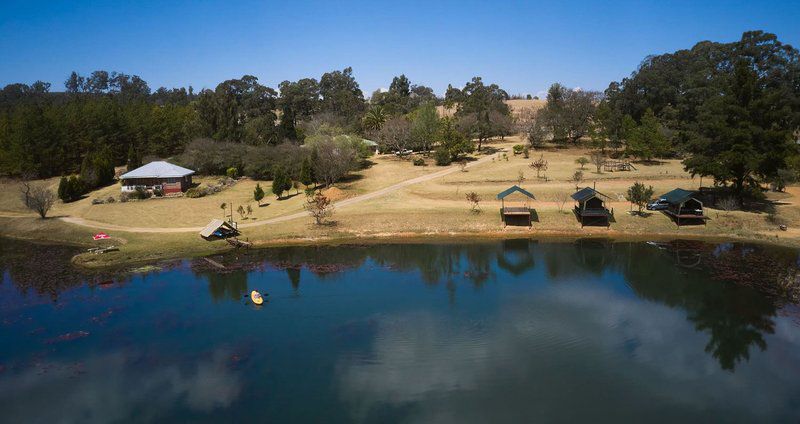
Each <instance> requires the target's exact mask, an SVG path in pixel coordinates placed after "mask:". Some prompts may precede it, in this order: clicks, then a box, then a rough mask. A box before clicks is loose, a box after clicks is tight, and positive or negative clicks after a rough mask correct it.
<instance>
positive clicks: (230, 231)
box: [200, 219, 239, 241]
mask: <svg viewBox="0 0 800 424" xmlns="http://www.w3.org/2000/svg"><path fill="white" fill-rule="evenodd" d="M236 227H237V226H236V224H235V223H232V222H229V221H223V220H221V219H212V220H211V222H209V223H208V225H206V227H205V228H203V229H202V230H201V231H200V237H202V238H204V239H206V240H208V241H211V240H220V239H226V238H228V237H236V236H238V235H239V230H238V229H237V228H236Z"/></svg>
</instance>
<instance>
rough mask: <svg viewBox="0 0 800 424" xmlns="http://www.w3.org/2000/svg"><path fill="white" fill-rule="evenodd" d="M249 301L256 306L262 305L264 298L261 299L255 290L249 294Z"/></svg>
mask: <svg viewBox="0 0 800 424" xmlns="http://www.w3.org/2000/svg"><path fill="white" fill-rule="evenodd" d="M250 300H252V301H253V303H255V304H256V305H260V304H262V303H264V298H263V297H261V293H259V292H257V291H255V290H253V291H251V292H250Z"/></svg>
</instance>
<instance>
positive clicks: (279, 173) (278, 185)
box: [272, 166, 292, 199]
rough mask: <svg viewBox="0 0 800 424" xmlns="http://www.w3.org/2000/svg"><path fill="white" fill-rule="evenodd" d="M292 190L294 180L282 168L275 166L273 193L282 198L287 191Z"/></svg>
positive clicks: (273, 171) (273, 170)
mask: <svg viewBox="0 0 800 424" xmlns="http://www.w3.org/2000/svg"><path fill="white" fill-rule="evenodd" d="M291 188H292V179H291V177H290V176H289V174H288V173H287V172H286V169H285V168H284V167H282V166H275V167H274V168H273V169H272V193H273V194H275V196H277V197H278V199H280V198H281V196H282V195H283V193H284V192H285V191H288V190H290V189H291Z"/></svg>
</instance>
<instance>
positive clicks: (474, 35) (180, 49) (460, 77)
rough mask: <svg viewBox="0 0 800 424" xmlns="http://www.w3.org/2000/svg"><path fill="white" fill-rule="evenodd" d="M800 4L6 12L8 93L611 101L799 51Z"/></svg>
mask: <svg viewBox="0 0 800 424" xmlns="http://www.w3.org/2000/svg"><path fill="white" fill-rule="evenodd" d="M799 21H800V1H798V0H794V1H790V0H775V1H768V2H767V1H716V0H715V1H673V2H669V1H644V0H642V1H617V2H611V1H602V2H601V1H596V2H594V1H548V2H535V1H528V2H501V1H495V2H491V1H486V2H474V1H467V0H463V1H452V2H448V1H421V2H416V1H393V2H386V3H383V2H380V1H355V2H344V1H342V2H338V1H320V2H301V1H285V0H284V1H276V2H268V1H259V2H251V1H237V2H233V1H231V2H224V1H195V2H189V1H180V0H167V1H147V0H143V1H120V0H116V1H79V0H72V1H60V0H50V1H33V0H30V1H16V0H0V86H4V85H6V84H9V83H16V82H23V83H28V84H29V83H32V82H34V81H36V80H43V81H47V82H51V83H52V84H53V86H52V91H62V90H63V82H64V80H65V79H66V78H67V76H68V75H69V74H70V72H72V71H77V72H78V73H80V74H84V75H85V74H89V73H91V72H92V71H94V70H98V69H102V70H107V71H118V72H123V73H126V74H131V75H139V76H140V77H142V78H143V79H145V80H146V81H147V82H148V83H149V85H150V87H151V88H153V89H155V88H157V87H160V86H165V87H169V88H171V87H186V86H189V85H191V86H193V87H194V88H195V90H199V89H202V88H214V87H215V86H216V85H217V84H218V83H220V82H222V81H224V80H226V79H231V78H240V77H241V76H242V75H247V74H249V75H255V76H256V77H258V79H259V81H260V82H261V83H262V84H265V85H268V86H271V87H276V86H277V85H278V84H279V83H280V82H281V81H284V80H292V81H294V80H297V79H300V78H306V77H314V78H317V79H319V77H320V76H321V75H322V74H323V73H325V72H328V71H331V70H335V69H343V68H345V67H347V66H351V67H352V68H353V74H354V76H355V77H356V80H357V81H358V82H359V84H360V86H361V89H362V90H363V91H364V94H365V96H368V95H369V94H370V93H371V92H372V91H374V90H376V89H378V88H386V87H388V86H389V84H390V82H391V79H392V77H393V76H395V75H399V74H401V73H402V74H405V75H406V76H408V77H409V79H410V80H411V82H412V83H414V84H423V85H427V86H430V87H432V88H433V89H434V91H436V92H437V93H438V94H443V93H444V90H445V89H446V88H447V85H448V84H453V86H456V87H461V86H463V85H464V83H466V82H467V81H469V80H470V79H471V78H472V77H473V76H481V77H483V79H484V81H485V82H487V83H497V84H498V85H500V86H501V87H502V88H504V89H505V90H506V91H507V92H509V94H528V93H530V94H533V95H536V94H538V93H542V92H543V91H544V90H546V89H547V87H548V86H549V85H550V84H552V83H554V82H560V83H562V84H564V85H566V86H568V87H580V88H582V89H590V90H604V89H605V88H607V87H608V84H609V83H610V82H611V81H619V80H621V79H622V78H624V77H626V76H628V75H630V73H631V72H632V71H634V70H635V69H636V67H637V66H638V64H639V63H640V62H641V61H642V59H643V58H645V57H646V56H647V55H651V54H662V53H668V52H674V51H676V50H680V49H685V48H690V47H692V46H693V45H694V44H695V43H696V42H698V41H702V40H711V41H719V42H730V41H735V40H737V39H739V38H740V37H741V34H742V33H743V32H744V31H748V30H754V29H761V30H764V31H767V32H771V33H774V34H776V35H777V36H778V39H779V40H781V41H782V42H784V43H788V44H791V45H794V46H798V45H800V25H798V22H799Z"/></svg>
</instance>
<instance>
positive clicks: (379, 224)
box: [0, 137, 800, 266]
mask: <svg viewBox="0 0 800 424" xmlns="http://www.w3.org/2000/svg"><path fill="white" fill-rule="evenodd" d="M520 142H521V141H520V140H519V139H518V138H516V137H511V138H507V139H506V140H504V141H496V142H494V143H491V144H490V147H491V148H493V149H495V150H496V152H495V153H491V154H489V155H488V156H487V155H482V156H481V157H482V158H484V159H483V161H482V162H480V163H477V164H475V165H474V166H471V167H469V168H467V169H466V170H465V172H462V171H461V170H460V169H459V168H458V165H453V171H454V172H451V173H449V174H447V175H443V176H440V174H436V175H434V173H437V172H438V171H441V170H442V169H443V168H442V167H437V166H434V165H433V163H432V161H431V160H428V162H429V163H428V165H427V166H413V165H412V163H411V161H410V160H406V159H398V158H396V157H394V156H391V155H384V156H379V157H374V158H372V164H371V166H370V167H368V168H366V169H364V170H362V171H359V172H357V173H355V174H354V175H353V176H352V177H351V178H349V179H348V180H347V181H344V182H342V183H340V184H338V185H337V186H336V187H335V188H333V189H330V190H328V194H329V195H330V196H331V197H332V198H334V199H335V200H342V199H347V198H354V197H357V196H359V195H363V194H367V193H373V192H376V191H380V190H382V189H386V188H387V187H392V185H394V184H397V183H400V182H402V181H406V180H409V179H412V178H416V177H421V176H425V175H429V176H432V177H429V178H432V179H430V180H428V181H424V182H420V183H418V184H414V185H409V186H405V187H402V188H395V189H393V190H392V191H390V192H388V193H386V194H385V195H382V196H380V197H375V198H371V199H369V200H365V201H363V202H361V203H358V204H353V205H347V206H342V207H340V208H337V210H336V213H335V215H334V218H333V220H334V221H335V223H334V224H333V225H326V226H316V225H313V223H312V220H311V218H310V217H307V216H305V215H304V214H302V213H301V214H300V217H298V218H296V219H292V220H288V221H285V222H280V223H270V224H268V225H259V224H258V223H259V222H263V221H264V220H268V219H271V218H276V217H281V216H286V215H289V214H297V213H298V212H302V210H303V209H302V205H303V202H304V200H305V196H304V195H303V194H302V193H301V194H299V195H293V196H291V197H289V198H288V199H283V200H276V199H275V197H274V196H268V197H267V198H266V199H265V200H264V201H263V202H262V203H263V204H264V206H262V207H258V206H257V204H256V203H255V202H254V201H253V200H252V193H253V189H254V187H255V185H256V182H255V181H251V180H249V179H242V180H240V181H238V182H237V183H236V184H235V185H233V186H231V187H229V188H227V189H225V190H224V191H222V192H220V193H217V194H213V195H210V196H206V197H203V198H199V199H189V198H185V197H183V198H171V199H149V200H145V201H136V202H128V203H119V202H117V203H113V204H102V205H92V199H95V198H100V199H105V198H107V197H109V196H114V197H119V185H113V186H110V187H105V188H103V189H100V190H98V191H95V192H93V193H90V195H89V196H88V197H87V198H85V199H82V200H80V201H77V202H73V203H70V204H62V203H61V202H59V203H58V204H57V205H56V206H55V207H54V208H53V211H52V212H51V216H53V217H54V218H51V219H46V220H40V219H38V218H36V217H35V216H34V215H33V214H32V213H30V212H29V211H26V210H25V209H24V208H23V207H22V204H21V202H20V199H19V191H18V190H19V184H18V183H17V182H13V181H5V182H2V183H0V185H1V186H2V188H3V190H0V224H2V227H0V228H2V230H0V234H2V235H5V236H11V237H17V238H24V239H31V240H38V241H46V242H58V243H71V244H79V245H84V246H93V245H95V242H92V241H91V235H92V233H94V232H96V231H98V229H95V228H89V227H85V226H81V225H74V224H70V223H66V222H64V221H62V220H60V219H58V217H70V218H80V219H82V220H85V221H87V222H89V223H94V224H92V225H95V226H96V227H98V228H100V229H103V228H104V227H103V226H104V225H107V226H108V227H106V228H105V230H106V232H108V233H109V234H110V235H111V236H112V237H114V239H113V240H111V241H109V242H107V243H109V244H115V245H118V246H120V251H119V252H112V253H108V254H103V255H91V254H83V255H80V256H78V257H76V262H78V263H80V264H82V265H85V266H104V265H109V264H119V263H128V262H138V261H149V260H154V259H161V258H170V257H181V256H191V255H202V254H208V253H213V252H217V251H221V250H225V249H227V248H228V247H227V244H226V243H224V242H206V241H204V240H202V239H201V238H200V237H199V236H198V234H197V232H196V231H193V230H190V229H191V228H193V227H202V226H204V225H205V224H206V223H208V221H209V220H210V219H212V218H221V217H222V216H223V212H222V210H221V209H220V207H219V206H220V204H221V203H223V202H225V203H229V204H230V203H233V204H234V205H235V206H238V205H239V204H242V205H248V204H250V205H251V206H252V208H253V210H254V213H253V215H252V216H251V217H250V218H249V219H246V220H242V219H241V218H240V217H239V216H238V214H234V218H235V219H237V220H238V221H239V222H240V224H246V225H244V226H243V237H244V238H247V239H249V240H251V241H253V242H255V244H257V245H275V244H286V243H319V242H337V241H338V242H344V241H348V242H350V241H357V242H365V241H376V240H377V241H380V240H384V241H388V240H396V239H402V238H409V237H443V236H446V237H452V236H482V237H508V236H519V235H526V236H527V235H531V236H534V235H536V236H561V237H565V236H566V237H583V236H597V237H613V238H619V237H639V238H641V237H667V238H670V237H704V238H737V239H747V240H759V241H770V242H780V243H784V244H792V245H796V244H798V243H799V242H800V232H798V231H797V229H795V228H794V226H795V225H796V224H797V223H800V207H798V205H797V204H796V202H795V199H797V198H798V196H800V188H797V187H790V188H789V190H787V193H769V194H768V196H769V198H770V199H771V200H774V201H776V202H777V204H778V206H776V211H777V213H776V217H777V218H776V219H778V220H782V221H783V222H786V223H788V224H789V227H790V228H789V231H785V232H784V231H780V230H778V228H777V224H776V223H775V222H774V221H770V220H769V219H768V215H767V214H766V213H757V212H742V211H735V212H721V211H715V210H713V209H709V210H707V215H708V216H709V217H710V218H711V219H710V220H709V222H708V225H706V226H690V227H689V226H686V227H681V228H678V227H676V226H675V224H674V223H672V221H670V220H669V219H668V218H667V217H666V216H664V215H663V214H661V213H653V214H648V215H647V216H638V215H633V214H630V213H628V211H629V210H630V205H629V203H628V202H626V201H625V200H624V193H625V192H626V191H627V189H628V187H629V186H630V185H631V184H633V182H635V181H642V182H645V183H646V184H649V185H652V186H653V187H654V189H655V192H656V194H661V193H664V192H666V191H668V190H671V189H673V188H677V187H680V188H685V189H696V188H697V187H698V186H699V184H700V181H699V179H697V178H691V177H690V176H689V175H688V174H686V173H685V172H684V171H683V169H682V166H681V165H680V163H679V161H676V160H669V161H664V162H661V163H658V164H649V165H645V164H636V167H637V170H635V171H630V172H603V173H597V172H596V171H595V167H594V166H593V165H587V166H586V167H585V169H583V170H582V171H583V173H584V179H585V180H584V182H583V183H582V185H584V186H593V185H594V186H596V188H597V190H598V191H600V192H602V193H604V194H606V195H608V196H609V197H611V199H612V200H611V201H609V202H608V206H609V207H612V208H613V209H614V211H615V214H614V216H615V218H614V222H612V224H611V227H610V228H605V227H586V228H581V226H580V224H579V223H578V222H577V221H576V219H575V216H574V215H573V214H572V213H571V211H570V209H571V207H572V201H571V200H569V201H567V202H566V204H565V205H564V206H563V210H560V209H561V204H560V202H559V200H558V199H559V197H562V196H563V195H564V194H571V193H573V192H574V190H575V184H574V182H572V180H571V177H572V175H573V173H574V172H575V171H576V170H579V169H580V166H579V165H577V164H576V163H575V159H576V158H578V157H580V156H587V154H588V152H587V151H586V150H583V149H578V148H573V149H545V150H543V151H536V152H532V153H531V156H530V158H527V159H526V158H524V157H522V155H518V156H514V155H513V154H512V153H511V151H512V149H511V147H512V146H513V145H514V144H517V143H520ZM540 155H543V157H544V159H546V160H547V161H548V169H547V171H544V172H542V175H541V176H540V178H537V177H536V172H535V170H534V169H532V168H531V167H530V166H529V164H530V163H531V161H532V160H534V159H535V158H538V157H539V156H540ZM520 174H522V176H523V178H524V180H523V181H522V186H523V187H524V188H525V189H527V190H529V191H531V192H532V193H533V194H534V195H535V196H536V200H535V201H533V202H532V203H531V206H532V207H534V208H535V209H536V211H537V214H538V217H539V222H535V223H534V224H533V228H531V229H528V228H527V227H505V228H504V227H503V225H502V223H501V221H500V217H499V214H498V210H499V207H500V202H499V201H497V200H495V196H496V194H497V193H499V192H500V191H502V190H504V189H506V188H508V187H509V186H511V185H513V184H517V182H518V178H519V177H520ZM215 180H216V179H214V178H200V179H198V182H200V183H202V184H209V183H213V182H214V181H215ZM40 183H42V184H49V185H51V186H52V187H53V188H55V186H56V185H57V183H58V180H57V179H51V180H48V181H45V182H40ZM706 183H708V181H706ZM260 184H261V185H262V187H263V188H264V189H265V190H266V191H269V188H270V186H271V185H270V182H268V181H262V182H260ZM471 191H474V192H476V193H478V194H479V195H480V197H481V198H482V199H483V201H482V202H481V210H482V212H481V213H478V214H476V213H472V212H471V211H470V210H469V205H468V203H467V201H466V200H465V194H466V193H467V192H471ZM292 194H294V191H293V192H292ZM187 228H189V229H188V230H182V229H187ZM143 229H144V230H148V231H160V232H144V231H142V230H143Z"/></svg>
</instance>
